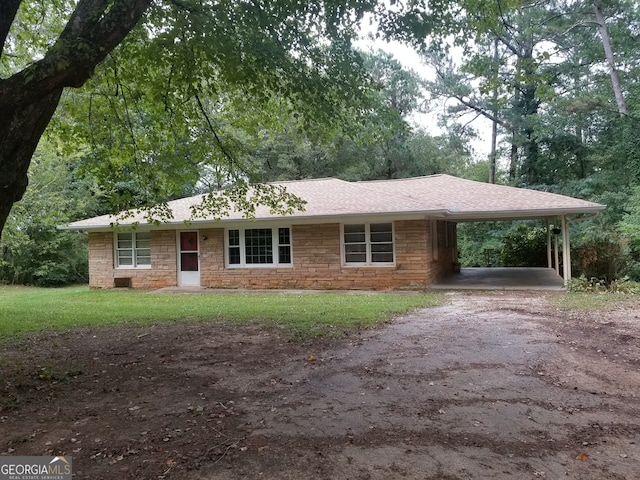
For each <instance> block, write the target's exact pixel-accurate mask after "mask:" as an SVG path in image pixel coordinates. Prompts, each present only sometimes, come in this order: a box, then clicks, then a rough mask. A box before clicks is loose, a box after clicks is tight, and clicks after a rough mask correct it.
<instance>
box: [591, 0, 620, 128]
mask: <svg viewBox="0 0 640 480" xmlns="http://www.w3.org/2000/svg"><path fill="white" fill-rule="evenodd" d="M593 8H594V10H595V12H596V21H597V22H598V30H599V31H600V37H601V38H602V46H603V47H604V54H605V56H606V57H607V63H608V64H609V75H610V76H611V85H612V86H613V93H614V95H615V96H616V103H617V104H618V112H620V115H626V114H627V103H626V102H625V99H624V95H623V93H622V87H621V86H620V77H619V76H618V70H617V69H616V63H615V59H614V56H613V49H612V48H611V40H610V39H609V31H608V30H607V24H606V23H605V19H604V14H603V13H602V4H601V3H600V0H593Z"/></svg>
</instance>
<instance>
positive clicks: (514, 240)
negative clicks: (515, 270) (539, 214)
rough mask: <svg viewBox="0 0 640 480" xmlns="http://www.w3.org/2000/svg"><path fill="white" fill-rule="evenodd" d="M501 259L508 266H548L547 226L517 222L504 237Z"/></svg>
mask: <svg viewBox="0 0 640 480" xmlns="http://www.w3.org/2000/svg"><path fill="white" fill-rule="evenodd" d="M500 261H501V263H502V265H504V266H507V267H546V266H547V230H546V228H543V227H535V226H532V225H530V224H523V223H517V224H515V225H514V227H513V228H511V229H510V230H509V231H508V232H507V233H506V234H505V236H504V238H503V246H502V250H501V252H500Z"/></svg>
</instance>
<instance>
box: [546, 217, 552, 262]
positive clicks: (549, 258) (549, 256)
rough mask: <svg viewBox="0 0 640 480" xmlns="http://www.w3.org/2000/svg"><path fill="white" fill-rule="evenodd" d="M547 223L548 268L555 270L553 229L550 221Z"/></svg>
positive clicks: (547, 220)
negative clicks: (552, 249) (552, 255)
mask: <svg viewBox="0 0 640 480" xmlns="http://www.w3.org/2000/svg"><path fill="white" fill-rule="evenodd" d="M545 220H546V222H547V267H549V268H553V263H551V262H552V260H551V228H550V226H549V219H548V218H546V219H545Z"/></svg>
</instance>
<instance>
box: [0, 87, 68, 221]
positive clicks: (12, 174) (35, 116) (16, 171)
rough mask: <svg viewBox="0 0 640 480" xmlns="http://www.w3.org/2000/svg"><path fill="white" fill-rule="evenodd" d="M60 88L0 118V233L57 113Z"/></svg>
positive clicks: (5, 112) (20, 193)
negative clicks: (32, 158) (41, 141)
mask: <svg viewBox="0 0 640 480" xmlns="http://www.w3.org/2000/svg"><path fill="white" fill-rule="evenodd" d="M61 94H62V88H60V89H58V90H55V91H53V92H51V93H50V94H48V95H47V96H45V97H43V98H41V99H40V101H39V102H37V103H34V104H31V105H29V106H27V107H24V108H21V109H17V110H14V111H8V112H7V111H4V112H2V114H0V138H2V139H3V141H2V143H0V172H2V176H0V232H2V230H3V228H4V225H5V223H6V221H7V218H8V216H9V212H10V211H11V207H12V206H13V204H14V203H16V202H18V201H19V200H20V199H22V195H23V194H24V191H25V190H26V188H27V184H28V183H29V181H28V179H27V171H28V170H29V163H30V162H31V157H32V156H33V152H35V150H36V147H37V146H38V142H39V141H40V137H41V136H42V133H43V132H44V130H45V128H46V127H47V125H48V124H49V121H50V120H51V117H52V116H53V114H54V112H55V111H56V107H57V106H58V102H59V100H60V95H61Z"/></svg>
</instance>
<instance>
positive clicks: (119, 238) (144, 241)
mask: <svg viewBox="0 0 640 480" xmlns="http://www.w3.org/2000/svg"><path fill="white" fill-rule="evenodd" d="M150 266H151V234H150V233H149V232H130V233H116V268H138V267H141V268H145V267H146V268H148V267H150Z"/></svg>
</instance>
